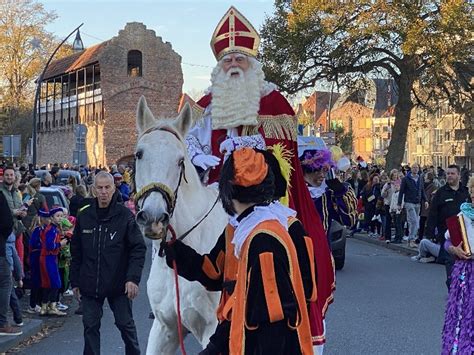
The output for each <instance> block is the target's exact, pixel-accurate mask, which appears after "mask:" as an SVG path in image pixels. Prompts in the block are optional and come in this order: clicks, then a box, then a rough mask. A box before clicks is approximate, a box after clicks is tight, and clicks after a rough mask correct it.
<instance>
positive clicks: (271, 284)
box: [165, 148, 313, 355]
mask: <svg viewBox="0 0 474 355" xmlns="http://www.w3.org/2000/svg"><path fill="white" fill-rule="evenodd" d="M280 181H281V180H280ZM275 186H276V184H275V175H274V170H273V169H272V168H271V167H270V166H269V165H268V164H267V160H266V157H265V154H264V153H263V152H261V151H257V150H254V149H252V148H242V149H238V150H236V151H234V152H233V153H232V154H231V155H230V157H229V158H228V159H227V160H226V162H225V164H224V166H223V167H222V172H221V177H220V181H219V196H220V199H221V201H222V204H223V206H224V209H225V210H226V211H227V213H228V214H229V215H230V216H233V218H231V221H230V223H229V226H228V228H227V229H226V231H225V232H224V233H223V235H222V236H221V237H220V238H219V240H218V242H217V244H216V246H215V247H214V248H213V249H212V251H211V252H210V253H209V254H206V255H199V254H198V253H197V252H196V251H194V250H193V249H192V248H191V247H189V246H187V245H185V244H184V243H182V242H180V241H175V242H174V243H171V244H168V245H167V246H166V247H165V253H166V260H167V263H168V265H170V266H171V264H172V261H173V260H175V261H176V264H177V269H178V273H179V274H180V276H182V277H185V278H186V279H188V280H191V281H199V282H200V283H202V284H203V285H204V286H205V287H206V288H207V289H208V290H210V291H222V296H221V302H220V305H219V307H218V310H217V315H218V318H219V325H218V327H217V329H216V332H215V334H214V335H213V336H212V337H211V339H210V343H209V344H208V346H207V347H206V349H205V350H203V352H202V353H201V354H216V355H217V354H272V353H274V354H313V346H312V340H311V330H310V324H309V316H308V308H307V300H308V296H307V295H309V294H310V293H313V291H311V290H310V289H311V288H312V287H313V286H312V282H311V281H310V282H309V283H307V282H306V288H307V289H306V290H305V281H304V280H303V277H302V271H301V269H300V265H299V262H298V252H297V250H296V247H295V244H294V242H293V240H292V237H291V236H290V235H289V234H288V228H289V221H290V218H291V217H292V215H294V214H295V213H294V211H292V210H291V209H289V208H287V207H284V206H282V205H280V204H273V203H271V202H272V201H273V199H274V198H275ZM303 243H304V242H303ZM303 248H304V247H303ZM307 264H311V261H309V260H308V261H307ZM309 279H311V277H309ZM306 280H308V277H306Z"/></svg>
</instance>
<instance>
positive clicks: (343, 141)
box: [333, 125, 354, 156]
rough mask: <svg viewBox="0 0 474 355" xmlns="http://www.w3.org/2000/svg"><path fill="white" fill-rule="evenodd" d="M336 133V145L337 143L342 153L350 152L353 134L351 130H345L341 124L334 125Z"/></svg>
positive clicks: (349, 153) (348, 153)
mask: <svg viewBox="0 0 474 355" xmlns="http://www.w3.org/2000/svg"><path fill="white" fill-rule="evenodd" d="M333 131H334V133H335V134H336V145H338V146H339V147H340V148H341V149H342V151H343V152H344V154H347V155H349V156H350V155H351V154H352V145H353V138H354V137H353V134H352V131H349V132H346V131H345V129H344V127H343V126H339V125H338V126H336V127H335V128H334V129H333Z"/></svg>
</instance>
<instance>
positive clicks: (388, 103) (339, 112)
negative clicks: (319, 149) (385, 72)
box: [297, 79, 398, 161]
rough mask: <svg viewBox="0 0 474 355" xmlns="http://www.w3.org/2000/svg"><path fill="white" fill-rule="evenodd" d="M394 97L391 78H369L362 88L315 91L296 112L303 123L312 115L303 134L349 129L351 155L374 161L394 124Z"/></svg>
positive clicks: (347, 130) (395, 97) (381, 151)
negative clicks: (338, 91)
mask: <svg viewBox="0 0 474 355" xmlns="http://www.w3.org/2000/svg"><path fill="white" fill-rule="evenodd" d="M397 100H398V93H397V90H396V88H395V84H394V82H393V80H389V79H371V80H368V81H367V82H366V83H365V88H364V89H359V90H348V91H345V92H343V93H337V92H333V93H330V92H325V91H315V92H314V93H313V94H312V95H310V96H308V97H306V99H305V101H304V102H303V103H302V104H301V105H299V106H298V108H297V114H299V117H303V121H305V123H307V121H308V117H309V118H311V120H310V123H309V124H306V126H307V128H306V129H305V130H304V134H306V135H319V134H321V133H323V132H325V131H327V130H333V129H334V128H335V127H336V126H342V127H343V128H344V131H345V132H346V133H348V132H352V137H353V140H352V157H353V158H355V157H357V156H361V157H362V158H364V159H365V160H367V161H373V160H375V159H376V158H378V157H381V156H385V154H386V147H388V142H387V140H388V141H389V139H390V132H391V126H390V125H393V118H392V119H390V118H389V117H390V116H393V112H392V111H393V107H394V105H395V104H396V102H397ZM308 127H309V129H308ZM312 127H314V129H313V128H312ZM374 147H375V149H374ZM374 153H375V154H374Z"/></svg>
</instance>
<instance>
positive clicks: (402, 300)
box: [20, 239, 447, 355]
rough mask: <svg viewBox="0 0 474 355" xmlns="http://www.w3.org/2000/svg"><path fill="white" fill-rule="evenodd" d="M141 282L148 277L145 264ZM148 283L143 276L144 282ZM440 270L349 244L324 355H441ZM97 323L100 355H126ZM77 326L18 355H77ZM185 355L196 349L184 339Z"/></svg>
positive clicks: (145, 327) (140, 307) (142, 331)
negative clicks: (99, 333) (99, 337)
mask: <svg viewBox="0 0 474 355" xmlns="http://www.w3.org/2000/svg"><path fill="white" fill-rule="evenodd" d="M146 267H147V269H146V270H145V271H146V274H147V273H148V269H149V260H148V262H147V266H146ZM145 278H146V276H145ZM145 287H146V283H145V282H143V283H142V285H141V290H140V292H141V294H140V296H139V297H138V299H137V300H136V301H135V302H134V315H135V322H136V324H137V328H138V336H139V340H140V345H141V347H142V349H143V350H145V348H146V342H147V337H148V331H149V329H150V327H151V323H152V321H151V320H149V319H148V313H149V306H148V300H147V298H146V289H145ZM446 294H447V291H446V287H445V286H444V268H443V267H441V266H439V265H434V264H429V265H423V264H418V263H414V262H412V261H410V259H409V257H407V256H405V255H401V254H398V253H396V252H393V251H391V250H388V249H385V248H383V247H378V246H375V245H372V244H367V243H365V242H361V241H358V240H354V239H351V240H348V245H347V259H346V266H345V268H344V269H343V270H342V271H340V272H338V273H337V291H336V297H335V302H334V304H333V305H332V306H331V307H330V309H329V311H328V316H327V329H328V330H327V339H328V342H327V345H326V348H325V354H344V355H345V354H439V353H440V339H441V330H442V326H443V313H444V303H445V299H446ZM106 308H107V309H105V311H104V318H103V321H102V329H101V334H102V336H101V339H102V344H101V345H102V354H104V355H116V354H123V353H124V349H123V343H122V340H121V338H120V334H119V332H118V330H117V328H116V327H115V326H114V324H113V315H112V312H111V311H110V310H109V309H108V306H107V305H106ZM82 346H83V344H82V323H81V319H80V317H79V316H71V317H68V318H67V320H66V322H65V324H64V326H63V327H61V328H60V329H58V330H57V331H55V332H54V333H52V334H51V335H50V336H49V337H47V338H45V339H43V340H42V341H40V342H39V343H37V344H34V345H32V346H30V347H28V348H25V349H23V350H21V351H20V353H21V354H35V355H36V354H38V355H42V354H45V355H46V354H47V355H50V354H51V353H52V352H53V353H56V354H61V355H63V354H64V355H66V354H81V353H82ZM186 349H187V353H188V354H197V353H198V352H199V346H198V344H197V342H196V341H195V340H194V339H193V338H192V337H189V336H188V338H187V339H186Z"/></svg>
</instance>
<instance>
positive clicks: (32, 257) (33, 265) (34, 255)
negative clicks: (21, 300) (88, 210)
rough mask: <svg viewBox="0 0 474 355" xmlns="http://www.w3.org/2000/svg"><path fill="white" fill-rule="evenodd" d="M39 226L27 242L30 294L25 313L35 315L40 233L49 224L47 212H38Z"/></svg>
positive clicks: (38, 307) (39, 287)
mask: <svg viewBox="0 0 474 355" xmlns="http://www.w3.org/2000/svg"><path fill="white" fill-rule="evenodd" d="M38 218H39V223H38V224H39V225H38V226H37V227H36V228H34V230H33V232H32V233H31V237H30V241H29V261H30V278H31V293H30V306H29V307H28V309H27V310H26V312H27V313H30V314H35V313H39V312H40V311H41V307H40V305H41V270H40V255H41V233H42V232H43V230H45V229H46V227H47V226H48V224H49V212H47V211H44V210H39V211H38Z"/></svg>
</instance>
